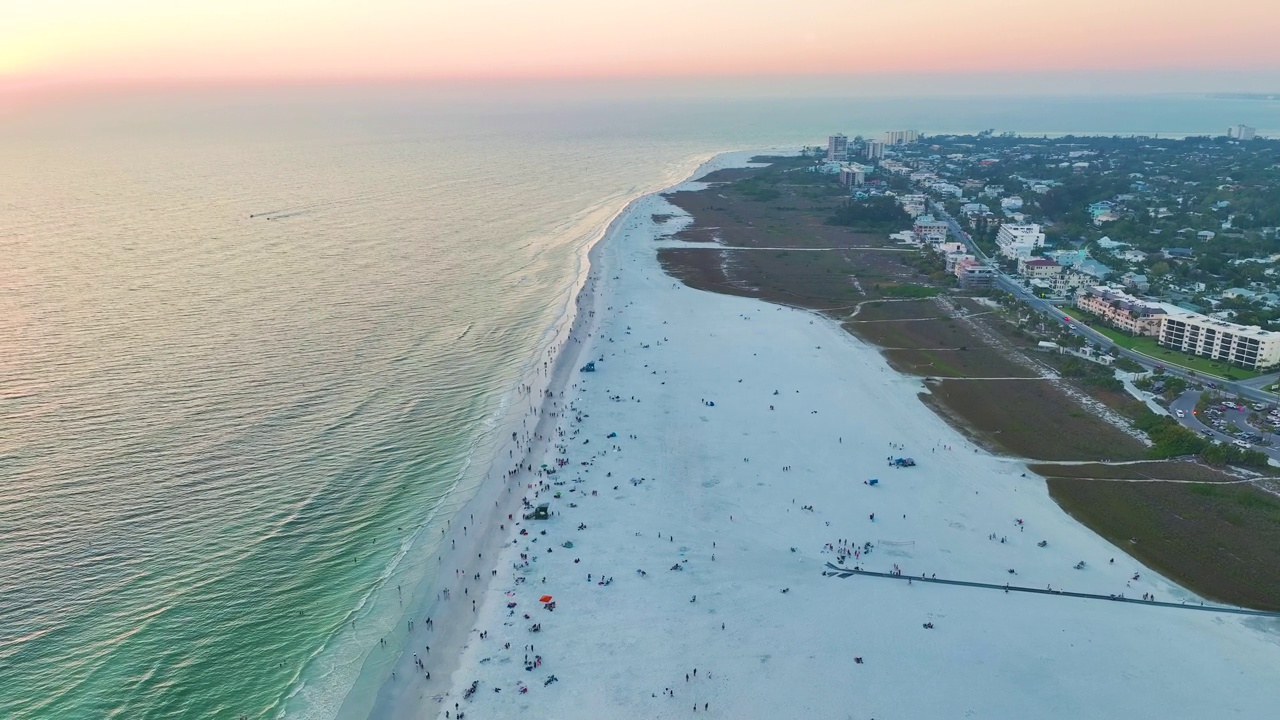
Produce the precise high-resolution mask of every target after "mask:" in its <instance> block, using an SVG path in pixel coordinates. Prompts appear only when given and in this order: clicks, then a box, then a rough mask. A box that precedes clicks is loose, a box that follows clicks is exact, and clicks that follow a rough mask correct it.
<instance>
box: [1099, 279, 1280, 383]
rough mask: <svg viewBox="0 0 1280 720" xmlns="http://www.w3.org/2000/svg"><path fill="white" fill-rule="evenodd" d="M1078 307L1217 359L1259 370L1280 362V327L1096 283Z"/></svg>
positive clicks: (1112, 323) (1167, 344)
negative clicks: (1248, 322)
mask: <svg viewBox="0 0 1280 720" xmlns="http://www.w3.org/2000/svg"><path fill="white" fill-rule="evenodd" d="M1076 307H1078V308H1080V309H1081V310H1084V311H1086V312H1089V313H1091V314H1093V315H1095V316H1097V317H1098V318H1099V319H1101V320H1102V321H1103V322H1104V323H1106V324H1107V325H1109V326H1111V327H1114V328H1116V329H1118V330H1121V331H1124V332H1127V333H1129V334H1130V335H1141V336H1146V337H1154V338H1156V339H1157V341H1158V342H1159V343H1160V345H1162V346H1164V347H1167V348H1171V349H1174V350H1177V351H1179V352H1184V353H1187V354H1189V355H1199V356H1201V357H1207V358H1210V359H1212V360H1220V361H1223V362H1227V363H1231V364H1233V365H1238V366H1240V367H1242V368H1245V369H1246V370H1259V369H1265V368H1270V367H1274V366H1276V365H1280V332H1273V331H1269V330H1264V329H1262V328H1260V327H1258V326H1256V325H1240V324H1237V323H1233V322H1229V321H1227V320H1225V319H1222V318H1215V317H1211V316H1209V315H1203V314H1201V313H1197V312H1191V311H1189V310H1185V309H1183V308H1179V307H1176V306H1172V305H1165V304H1162V303H1154V302H1150V301H1146V300H1142V299H1140V298H1137V297H1134V296H1133V295H1130V294H1128V293H1126V292H1123V291H1121V290H1117V289H1115V288H1109V287H1104V286H1101V285H1095V286H1092V287H1089V288H1086V289H1085V290H1084V291H1083V292H1081V293H1080V294H1079V295H1078V296H1077V297H1076Z"/></svg>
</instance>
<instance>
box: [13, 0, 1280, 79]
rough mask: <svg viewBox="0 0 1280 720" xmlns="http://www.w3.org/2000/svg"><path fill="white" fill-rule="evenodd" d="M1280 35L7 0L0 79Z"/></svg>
mask: <svg viewBox="0 0 1280 720" xmlns="http://www.w3.org/2000/svg"><path fill="white" fill-rule="evenodd" d="M1277 37H1280V3H1277V0H1232V1H1231V2H1228V3H1221V4H1219V3H1209V2H1201V1H1196V2H1193V1H1191V0H643V1H639V0H0V79H3V80H6V81H8V82H22V81H31V82H72V83H95V82H119V81H126V82H129V81H161V82H174V81H177V82H182V81H202V82H207V81H249V82H260V81H279V80H358V79H393V80H394V79H478V78H546V77H550V78H565V77H569V78H579V77H592V78H608V77H637V76H638V77H655V76H657V77H663V76H695V77H697V76H701V77H706V76H761V75H766V76H778V75H784V76H785V75H833V74H864V75H874V74H892V73H899V74H919V73H943V74H952V73H989V72H1002V73H1008V72H1032V73H1034V72H1064V71H1066V72H1069V71H1099V70H1119V71H1161V72H1167V71H1189V72H1202V73H1203V72H1205V71H1214V72H1224V73H1229V72H1231V71H1248V72H1253V73H1257V72H1259V71H1272V70H1274V71H1276V72H1280V50H1278V49H1277V47H1278V46H1277V44H1276V43H1277V40H1276V38H1277ZM1274 89H1277V90H1280V87H1278V88H1274Z"/></svg>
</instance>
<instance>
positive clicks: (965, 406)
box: [920, 380, 1147, 460]
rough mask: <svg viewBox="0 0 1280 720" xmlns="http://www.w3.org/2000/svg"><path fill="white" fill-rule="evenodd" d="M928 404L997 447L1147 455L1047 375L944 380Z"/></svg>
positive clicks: (1040, 453) (1063, 454)
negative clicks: (1011, 378) (1003, 378)
mask: <svg viewBox="0 0 1280 720" xmlns="http://www.w3.org/2000/svg"><path fill="white" fill-rule="evenodd" d="M932 390H933V392H932V393H924V394H921V396H920V397H921V399H922V400H923V401H924V402H925V404H927V405H929V406H931V407H933V408H935V409H936V410H938V412H939V414H941V415H942V416H943V417H946V418H949V419H951V420H952V422H953V424H956V425H957V426H958V427H959V428H960V429H961V430H962V431H963V430H965V429H966V428H968V429H970V432H971V433H972V434H973V435H974V437H975V439H976V440H978V441H980V442H982V443H983V444H986V445H988V446H990V447H993V448H995V449H997V450H1000V451H1003V452H1006V453H1009V454H1013V455H1018V456H1021V457H1026V458H1031V459H1036V460H1142V459H1144V458H1145V457H1146V451H1147V448H1146V446H1145V445H1143V444H1142V443H1141V442H1139V441H1138V440H1136V439H1135V438H1133V437H1132V436H1131V435H1129V434H1128V433H1126V432H1124V431H1122V430H1121V429H1119V428H1117V427H1116V426H1114V425H1112V424H1111V423H1109V422H1107V421H1106V420H1104V419H1102V418H1100V417H1098V416H1097V413H1095V412H1093V411H1090V410H1088V409H1086V408H1083V407H1081V406H1080V404H1079V403H1077V402H1076V401H1075V400H1074V399H1073V398H1072V397H1071V396H1069V395H1067V394H1066V393H1064V392H1063V391H1062V390H1060V389H1058V388H1057V387H1054V385H1053V383H1052V382H1051V381H1048V380H983V381H972V380H940V381H938V382H937V383H934V384H933V385H932Z"/></svg>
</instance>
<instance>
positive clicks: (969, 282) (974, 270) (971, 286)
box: [956, 263, 997, 290]
mask: <svg viewBox="0 0 1280 720" xmlns="http://www.w3.org/2000/svg"><path fill="white" fill-rule="evenodd" d="M996 276H997V272H996V269H995V268H993V267H991V266H989V265H979V264H970V263H961V264H959V265H957V266H956V280H958V281H959V284H960V287H961V288H963V289H965V290H981V289H985V288H989V287H991V286H992V285H994V284H995V281H996Z"/></svg>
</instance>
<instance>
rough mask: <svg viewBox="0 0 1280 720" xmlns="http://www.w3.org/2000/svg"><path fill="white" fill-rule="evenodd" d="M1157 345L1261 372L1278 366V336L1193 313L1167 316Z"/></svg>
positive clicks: (1256, 328) (1254, 326)
mask: <svg viewBox="0 0 1280 720" xmlns="http://www.w3.org/2000/svg"><path fill="white" fill-rule="evenodd" d="M1160 344H1161V345H1163V346H1165V347H1168V348H1173V349H1175V350H1178V351H1181V352H1185V353H1188V354H1192V355H1200V356H1202V357H1207V358H1210V359H1212V360H1219V361H1222V362H1227V363H1231V364H1232V365H1238V366H1240V367H1242V368H1244V369H1246V370H1261V369H1265V368H1271V367H1274V366H1275V365H1277V364H1280V333H1276V332H1271V331H1269V330H1263V329H1262V328H1260V327H1257V326H1256V325H1237V324H1236V323H1233V322H1227V321H1226V320H1215V319H1214V318H1211V317H1208V316H1206V315H1201V314H1199V313H1192V312H1172V311H1171V312H1170V313H1169V314H1168V316H1166V317H1165V320H1164V323H1163V326H1162V327H1161V331H1160Z"/></svg>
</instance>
